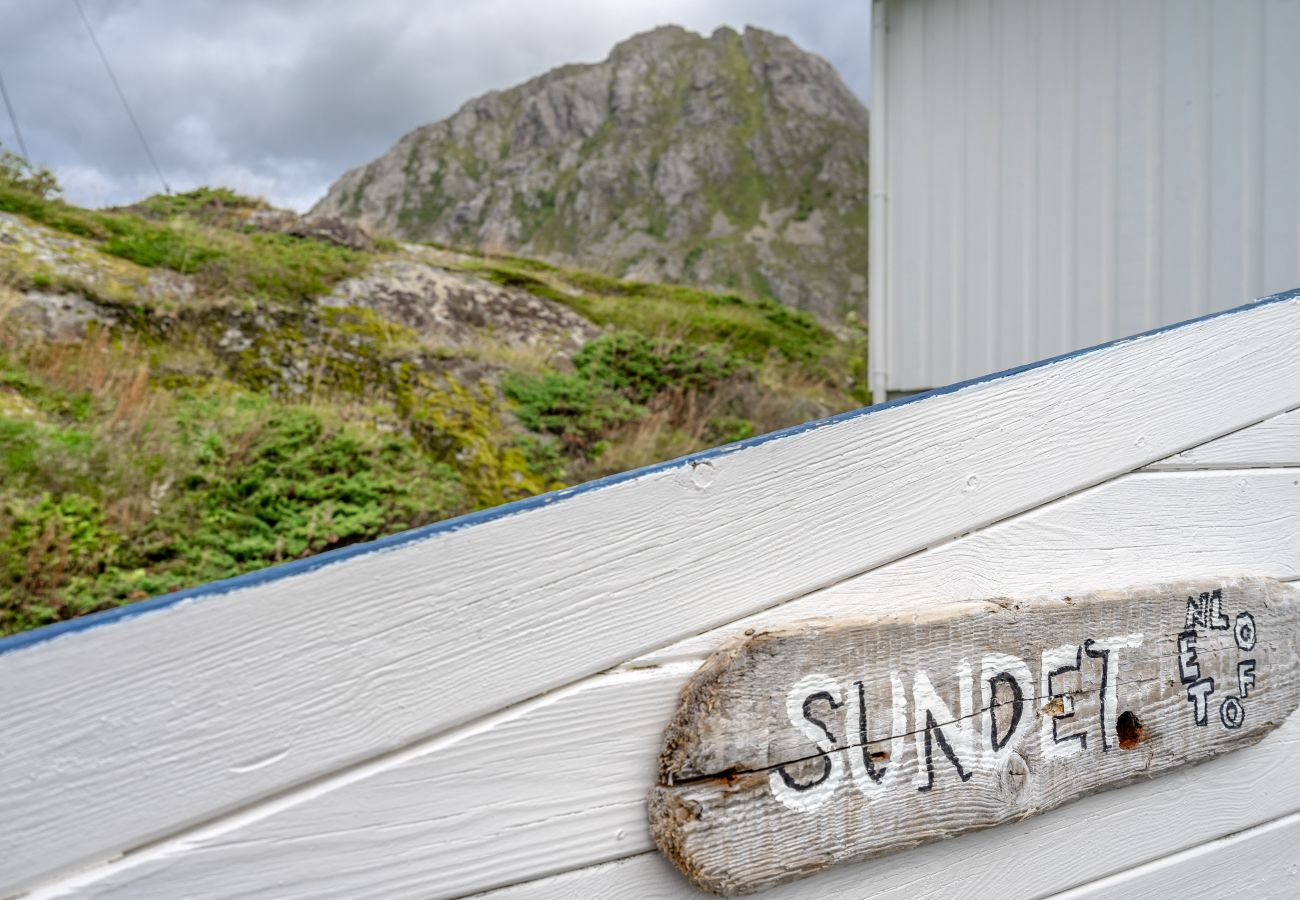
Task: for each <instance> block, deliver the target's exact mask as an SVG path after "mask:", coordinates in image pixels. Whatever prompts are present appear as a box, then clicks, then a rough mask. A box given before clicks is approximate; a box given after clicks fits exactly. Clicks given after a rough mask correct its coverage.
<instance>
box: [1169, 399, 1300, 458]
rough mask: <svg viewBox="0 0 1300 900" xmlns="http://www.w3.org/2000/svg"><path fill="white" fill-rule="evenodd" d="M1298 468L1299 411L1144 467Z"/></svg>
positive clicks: (1286, 413)
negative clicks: (1296, 466)
mask: <svg viewBox="0 0 1300 900" xmlns="http://www.w3.org/2000/svg"><path fill="white" fill-rule="evenodd" d="M1295 465H1300V409H1293V410H1291V411H1290V412H1285V413H1282V414H1281V415H1279V416H1274V417H1273V418H1271V419H1265V420H1264V421H1263V422H1260V423H1259V424H1258V425H1252V426H1250V427H1249V428H1243V429H1242V430H1241V431H1235V432H1233V433H1232V434H1228V435H1224V436H1223V437H1221V438H1219V439H1218V440H1216V441H1210V442H1209V443H1208V444H1202V445H1201V446H1199V447H1192V448H1191V449H1189V450H1184V451H1183V452H1182V453H1175V454H1174V455H1173V456H1170V457H1168V458H1166V459H1162V460H1160V461H1159V462H1154V463H1152V464H1151V465H1149V466H1147V468H1148V469H1152V470H1155V471H1169V470H1175V471H1176V470H1180V469H1227V468H1232V469H1245V468H1261V467H1278V466H1295Z"/></svg>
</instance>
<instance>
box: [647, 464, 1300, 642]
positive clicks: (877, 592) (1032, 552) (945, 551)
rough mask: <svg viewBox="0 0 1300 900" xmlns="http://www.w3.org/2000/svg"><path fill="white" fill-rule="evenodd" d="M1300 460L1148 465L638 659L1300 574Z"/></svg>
mask: <svg viewBox="0 0 1300 900" xmlns="http://www.w3.org/2000/svg"><path fill="white" fill-rule="evenodd" d="M1296 534H1300V468H1295V469H1277V470H1252V471H1242V472H1162V473H1148V472H1139V473H1135V474H1132V475H1128V476H1125V477H1123V478H1118V479H1115V480H1114V481H1110V482H1107V483H1105V484H1101V485H1098V486H1097V487H1095V488H1090V489H1089V490H1086V491H1080V492H1079V493H1076V494H1073V495H1071V496H1069V497H1064V498H1062V499H1060V500H1057V501H1055V502H1053V503H1048V504H1045V505H1043V506H1041V507H1039V508H1038V509H1035V510H1031V511H1030V512H1027V513H1025V514H1024V515H1020V516H1016V517H1015V518H1012V519H1008V520H1007V521H1004V522H999V523H997V524H995V525H992V526H989V527H988V528H983V529H980V530H978V531H975V532H974V533H972V534H968V535H966V536H964V537H962V538H960V539H958V540H955V541H947V542H943V543H939V544H937V545H936V546H934V547H931V548H929V549H927V550H925V551H923V552H920V553H914V554H912V555H911V556H907V557H905V558H903V559H900V560H897V561H895V562H892V563H889V564H888V565H885V566H881V567H880V568H877V569H874V570H872V571H870V572H867V573H864V574H863V575H860V576H858V577H856V578H851V579H848V580H846V581H843V582H841V583H840V584H837V585H834V586H832V587H829V588H827V589H825V590H822V591H816V592H814V593H811V594H808V595H806V596H803V597H799V598H796V599H794V600H792V601H790V602H789V603H783V604H779V605H777V606H774V607H772V608H771V609H767V610H764V611H763V612H760V613H756V614H755V615H752V616H747V617H745V618H742V619H738V620H737V621H735V622H730V623H728V624H726V625H723V626H721V627H718V628H714V629H710V630H709V631H705V632H702V633H701V634H698V635H694V636H692V637H689V638H687V639H685V640H683V641H678V642H676V643H674V644H671V645H668V646H665V647H662V648H660V649H658V650H655V651H652V652H650V653H647V654H644V655H642V656H641V657H638V658H637V659H636V660H633V661H632V662H630V663H629V664H628V665H629V666H642V665H660V664H663V663H667V662H671V661H673V660H685V659H702V658H704V657H705V656H708V655H709V654H710V653H712V652H713V651H714V650H716V649H717V648H718V647H719V646H720V645H721V644H722V642H723V641H724V640H726V639H728V638H729V637H731V636H733V635H735V634H739V633H741V632H743V631H745V630H747V629H754V630H757V631H762V630H765V629H769V628H777V627H781V626H782V625H785V624H787V623H790V622H794V621H797V620H800V619H806V618H810V617H814V616H860V615H864V614H867V613H886V612H894V611H903V610H910V609H915V608H918V607H923V606H924V605H926V604H927V603H930V602H932V601H933V598H934V597H935V596H937V595H938V593H939V592H940V591H942V592H943V593H944V594H945V595H946V596H949V597H956V598H974V597H996V596H1020V597H1024V596H1037V595H1048V594H1060V595H1064V594H1066V593H1069V592H1072V591H1074V592H1081V591H1090V590H1102V589H1104V588H1107V587H1118V586H1123V585H1132V584H1141V583H1144V582H1145V583H1151V582H1153V581H1163V580H1173V579H1176V578H1185V577H1193V578H1194V577H1201V576H1209V575H1215V574H1222V573H1236V572H1255V573H1258V574H1261V575H1267V576H1269V577H1272V578H1277V579H1280V580H1283V581H1290V580H1295V579H1300V541H1297V540H1295V537H1294V536H1295V535H1296Z"/></svg>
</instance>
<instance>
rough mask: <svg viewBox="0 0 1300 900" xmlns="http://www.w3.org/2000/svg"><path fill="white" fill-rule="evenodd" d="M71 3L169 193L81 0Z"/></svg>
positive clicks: (169, 190) (166, 190) (167, 190)
mask: <svg viewBox="0 0 1300 900" xmlns="http://www.w3.org/2000/svg"><path fill="white" fill-rule="evenodd" d="M72 5H73V6H75V7H76V8H77V13H78V14H79V15H80V16H81V21H82V22H84V23H85V25H86V33H87V34H89V35H90V42H91V43H92V44H94V45H95V51H96V52H97V53H98V54H99V59H100V61H101V62H103V63H104V71H106V72H107V73H108V79H109V81H111V82H113V89H114V90H115V91H117V96H118V99H119V100H121V101H122V107H123V109H125V110H126V115H127V118H129V119H130V120H131V125H132V127H134V128H135V133H136V135H137V136H138V137H139V138H140V145H141V146H142V147H144V152H145V155H146V156H148V157H149V162H150V164H151V165H152V166H153V170H154V172H155V173H156V174H157V175H158V180H159V181H160V182H162V186H163V193H164V194H170V193H171V192H172V189H171V187H170V186H168V184H167V179H166V178H164V177H163V173H162V169H161V168H160V167H159V166H158V160H157V159H155V158H154V155H153V150H151V149H150V147H149V141H148V140H147V139H146V138H145V136H144V129H143V128H141V127H140V123H139V121H137V120H136V117H135V113H134V112H132V111H131V104H130V103H128V102H127V100H126V94H125V93H124V92H123V91H122V85H120V84H118V82H117V76H116V75H114V74H113V67H112V66H110V65H109V64H108V57H107V56H105V55H104V48H103V47H101V46H99V38H97V37H95V29H93V28H91V27H90V19H88V18H86V11H85V10H84V9H82V8H81V0H72Z"/></svg>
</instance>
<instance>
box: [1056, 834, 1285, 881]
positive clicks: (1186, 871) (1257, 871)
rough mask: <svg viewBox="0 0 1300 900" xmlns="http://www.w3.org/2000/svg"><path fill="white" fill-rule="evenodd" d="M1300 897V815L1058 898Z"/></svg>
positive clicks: (1145, 866)
mask: <svg viewBox="0 0 1300 900" xmlns="http://www.w3.org/2000/svg"><path fill="white" fill-rule="evenodd" d="M1112 897H1113V898H1115V900H1143V898H1150V900H1164V898H1167V897H1249V898H1251V900H1270V898H1277V900H1292V898H1295V897H1300V813H1293V814H1292V815H1289V816H1284V817H1282V818H1281V819H1276V820H1274V821H1272V822H1268V823H1267V824H1264V825H1259V826H1256V827H1255V828H1249V829H1247V830H1245V831H1242V832H1240V833H1238V834H1233V835H1229V836H1228V837H1224V838H1220V839H1219V840H1217V841H1214V842H1212V843H1209V844H1200V845H1197V846H1195V847H1192V848H1190V849H1188V850H1184V851H1183V852H1182V853H1175V854H1173V855H1172V856H1166V857H1164V858H1163V859H1159V860H1156V861H1154V862H1150V863H1147V864H1146V865H1142V866H1138V867H1137V868H1134V869H1130V870H1128V871H1127V872H1122V873H1119V874H1116V875H1112V876H1110V877H1109V878H1104V879H1102V880H1100V881H1095V882H1093V883H1091V884H1086V885H1082V886H1081V887H1078V888H1075V889H1074V890H1071V891H1065V892H1064V893H1061V894H1057V895H1056V898H1055V900H1085V898H1086V900H1105V898H1112Z"/></svg>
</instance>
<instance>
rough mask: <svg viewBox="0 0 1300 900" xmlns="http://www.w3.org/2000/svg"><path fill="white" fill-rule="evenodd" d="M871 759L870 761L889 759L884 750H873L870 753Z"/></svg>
mask: <svg viewBox="0 0 1300 900" xmlns="http://www.w3.org/2000/svg"><path fill="white" fill-rule="evenodd" d="M871 758H872V759H878V760H879V759H889V754H888V753H886V752H885V751H884V750H873V751H872V753H871Z"/></svg>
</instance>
